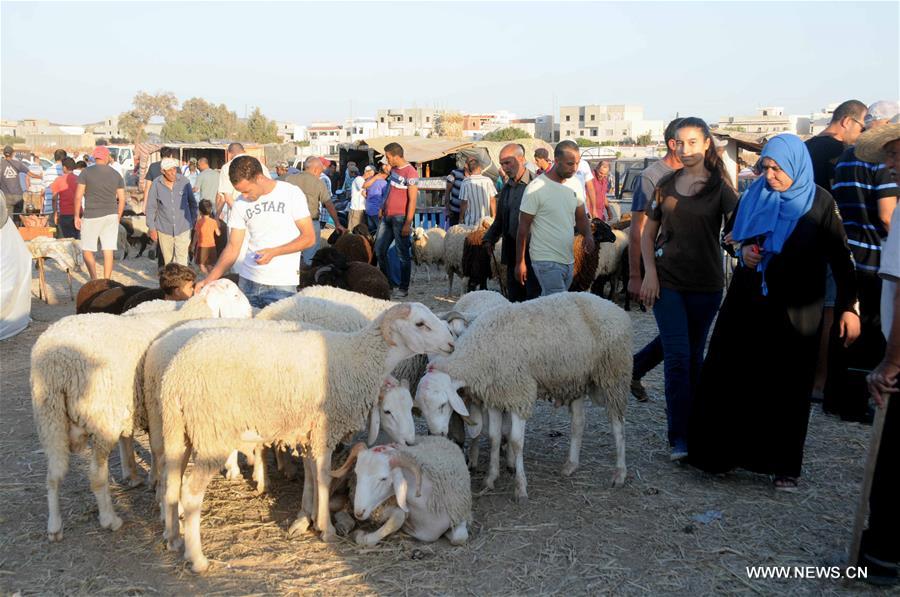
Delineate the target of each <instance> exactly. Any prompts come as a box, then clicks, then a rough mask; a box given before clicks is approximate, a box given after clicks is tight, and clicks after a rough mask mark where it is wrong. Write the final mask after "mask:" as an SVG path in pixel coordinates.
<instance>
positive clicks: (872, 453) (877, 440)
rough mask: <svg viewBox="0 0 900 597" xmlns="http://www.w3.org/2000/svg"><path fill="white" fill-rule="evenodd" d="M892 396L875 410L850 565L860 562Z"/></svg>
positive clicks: (854, 529) (851, 542) (852, 539)
mask: <svg viewBox="0 0 900 597" xmlns="http://www.w3.org/2000/svg"><path fill="white" fill-rule="evenodd" d="M892 401H893V399H892V398H889V399H888V402H887V404H885V405H884V407H883V408H877V409H876V410H875V422H874V423H873V425H872V438H871V439H870V440H869V453H868V455H867V456H866V468H865V469H864V470H863V483H862V492H861V495H860V496H859V504H858V505H857V507H856V519H855V520H854V521H853V536H852V538H851V540H850V557H849V558H848V559H847V565H848V566H857V565H858V564H859V549H860V545H861V543H862V534H863V527H864V526H865V524H866V516H867V515H868V514H869V495H870V494H871V493H872V478H873V477H874V475H875V464H876V463H877V462H878V449H879V447H880V446H881V434H882V432H883V431H884V419H885V417H886V416H887V409H888V407H889V406H890V404H891V402H892Z"/></svg>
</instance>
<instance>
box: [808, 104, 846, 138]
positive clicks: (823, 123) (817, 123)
mask: <svg viewBox="0 0 900 597" xmlns="http://www.w3.org/2000/svg"><path fill="white" fill-rule="evenodd" d="M840 105H841V104H840V102H832V103H830V104H828V105H827V106H825V107H824V108H822V109H821V110H820V111H818V112H813V113H812V114H810V115H809V134H810V135H818V134H819V133H821V132H822V131H823V130H825V129H826V128H828V125H829V124H831V116H832V115H833V114H834V111H835V110H836V109H837V107H838V106H840Z"/></svg>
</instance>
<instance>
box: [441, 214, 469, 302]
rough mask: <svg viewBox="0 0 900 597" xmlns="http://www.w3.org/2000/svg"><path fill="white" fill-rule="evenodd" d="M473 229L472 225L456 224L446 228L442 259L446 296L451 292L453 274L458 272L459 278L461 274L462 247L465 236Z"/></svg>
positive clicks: (464, 242)
mask: <svg viewBox="0 0 900 597" xmlns="http://www.w3.org/2000/svg"><path fill="white" fill-rule="evenodd" d="M474 230H475V227H474V226H463V225H462V224H457V225H456V226H451V227H450V229H449V230H447V235H446V236H445V237H444V255H443V261H444V269H445V270H446V271H447V278H448V285H447V296H451V295H452V294H453V275H454V274H459V276H460V278H461V277H462V275H463V271H462V257H463V247H465V244H466V237H467V236H469V234H470V233H471V232H473V231H474Z"/></svg>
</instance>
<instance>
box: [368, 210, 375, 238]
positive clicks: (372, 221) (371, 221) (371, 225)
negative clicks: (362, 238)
mask: <svg viewBox="0 0 900 597" xmlns="http://www.w3.org/2000/svg"><path fill="white" fill-rule="evenodd" d="M366 226H368V227H369V234H371V235H372V236H375V235H376V234H378V214H375V215H374V216H370V215H368V214H366Z"/></svg>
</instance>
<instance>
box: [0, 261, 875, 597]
mask: <svg viewBox="0 0 900 597" xmlns="http://www.w3.org/2000/svg"><path fill="white" fill-rule="evenodd" d="M152 268H153V263H152V262H151V261H150V260H149V259H146V258H141V259H128V260H126V261H125V262H124V264H117V266H116V273H115V276H114V277H115V278H117V279H119V280H120V281H122V282H127V283H142V284H152V283H153V281H152V276H151V275H150V272H151V271H152ZM76 277H77V278H78V280H79V281H78V282H77V283H76V285H75V289H76V291H77V288H78V287H79V286H80V283H81V282H83V281H84V275H83V274H77V275H76ZM48 279H49V282H50V285H51V291H52V294H54V295H55V296H56V297H57V299H58V304H55V305H48V304H45V303H44V302H42V301H39V300H38V299H37V298H36V297H37V284H36V282H35V284H34V298H33V300H32V317H33V319H34V322H33V323H32V324H31V326H29V327H28V329H27V330H25V331H24V332H23V333H21V334H19V335H18V336H16V337H14V338H12V339H9V340H7V341H4V342H0V374H2V385H0V396H2V401H0V413H2V414H0V417H2V425H0V591H2V593H3V594H10V593H17V592H20V593H22V594H104V593H111V594H129V595H132V594H166V595H170V594H229V595H230V594H242V595H252V594H321V595H350V594H352V595H357V594H385V595H399V594H404V595H405V594H415V595H421V594H453V595H465V594H471V595H524V594H542V595H544V594H561V595H571V594H578V595H583V594H590V595H599V594H617V595H618V594H634V595H643V594H671V595H689V594H742V593H746V594H749V593H756V594H776V593H783V592H790V593H795V594H858V593H867V592H869V591H872V590H871V589H869V588H867V587H865V586H862V585H858V584H856V585H853V586H850V587H845V586H844V585H842V584H841V581H838V580H780V581H774V580H751V579H749V578H748V576H747V573H746V571H745V567H747V566H765V565H779V566H794V565H797V566H823V565H827V563H828V562H829V559H830V558H832V557H833V556H834V555H835V554H837V553H840V552H841V551H842V550H843V549H844V547H845V545H846V544H847V543H848V540H849V536H850V531H851V523H852V517H853V513H854V510H855V507H856V501H857V495H858V490H859V484H860V480H861V477H862V466H863V459H864V457H865V450H866V446H867V442H868V429H867V428H864V427H862V426H859V425H856V424H847V423H841V422H839V421H836V420H835V419H833V418H830V417H825V416H824V415H822V414H821V411H820V410H818V409H816V410H814V412H813V414H812V417H811V422H810V434H809V441H808V442H807V452H806V463H805V468H804V478H803V481H802V484H801V491H800V492H799V493H797V494H776V493H775V492H774V491H773V490H772V488H771V483H770V481H769V479H768V478H767V477H762V476H758V475H752V474H749V473H736V474H732V475H728V476H726V477H721V478H713V477H710V476H706V475H703V474H701V473H699V472H697V471H695V470H692V469H690V468H686V467H682V466H678V465H673V464H671V463H670V462H669V460H668V449H667V445H666V439H665V435H666V432H665V430H666V423H665V410H664V407H665V401H664V397H663V392H662V371H661V368H658V369H657V370H655V371H653V372H652V373H651V374H650V375H649V376H648V377H647V378H646V380H645V381H646V384H647V388H648V390H649V392H650V395H651V401H650V402H647V403H644V404H639V403H636V402H632V403H631V404H630V405H629V410H628V413H627V424H626V441H627V445H628V469H629V470H628V481H627V483H626V485H625V487H624V488H622V489H612V488H611V487H610V479H611V477H612V474H613V469H614V451H613V445H612V438H611V435H610V433H609V429H608V424H607V422H606V416H605V413H603V412H602V411H601V410H600V409H599V408H597V407H593V406H591V407H589V408H588V410H587V421H588V423H587V428H586V431H585V441H584V447H583V450H582V465H581V468H580V469H579V470H578V471H577V472H576V473H575V474H574V475H573V476H572V477H571V478H563V477H561V476H560V475H559V474H558V471H559V469H560V467H561V465H562V464H563V462H564V461H565V458H566V451H567V447H568V437H569V428H568V427H569V417H568V413H567V412H566V411H564V410H560V411H554V410H553V408H552V407H551V406H549V405H547V404H543V403H542V404H540V405H539V407H538V408H537V409H536V412H535V414H534V417H533V418H532V419H531V420H530V421H529V422H528V426H527V431H526V444H525V462H526V471H527V474H528V480H529V496H530V501H529V502H528V503H527V504H525V505H517V504H516V503H515V501H514V500H513V479H512V476H511V475H510V474H509V473H506V472H505V471H503V472H501V476H500V479H499V481H498V485H497V488H496V491H494V492H493V493H491V494H489V495H486V496H484V497H479V498H475V500H474V524H473V525H472V527H471V528H470V541H469V543H468V544H467V545H465V546H462V547H453V546H451V545H449V544H448V543H447V542H446V541H445V540H441V541H439V542H437V543H433V544H422V543H418V542H416V541H414V540H411V539H409V538H406V537H403V536H401V535H394V536H393V537H391V538H389V539H388V540H387V541H386V542H384V543H382V544H380V545H378V546H375V547H369V548H360V547H357V546H356V545H355V544H353V543H352V541H349V540H343V541H341V542H339V543H337V544H331V545H325V544H323V543H321V542H320V541H319V540H318V539H317V538H316V537H315V536H313V535H311V534H308V535H305V536H304V537H302V538H300V539H296V540H290V539H288V538H287V534H286V531H287V528H288V527H289V525H290V524H291V522H292V519H293V517H294V515H295V514H296V511H297V510H298V508H299V500H300V483H299V482H298V481H287V480H285V479H284V478H282V477H281V475H280V474H279V473H277V472H274V467H273V466H270V471H272V472H271V482H270V487H271V492H270V493H267V494H265V495H263V496H256V495H255V493H254V490H253V483H252V481H250V479H249V470H247V469H246V467H245V469H244V470H245V479H243V480H238V481H234V482H230V481H226V480H225V478H224V477H222V476H219V477H217V478H216V479H215V480H214V481H213V482H212V483H211V484H210V488H209V490H208V492H207V495H206V500H205V503H204V514H203V521H202V527H201V532H202V535H203V540H204V547H205V551H206V555H207V556H208V557H209V558H210V560H211V561H212V564H213V565H212V566H211V568H210V570H209V571H208V572H207V573H206V574H205V575H203V576H196V575H194V574H192V573H191V572H190V571H189V568H188V567H187V566H186V564H185V563H184V561H183V560H182V559H181V558H180V557H177V556H176V555H175V554H172V553H169V552H167V551H166V550H165V545H164V543H163V542H162V540H161V536H162V535H161V533H162V528H161V523H160V522H159V519H158V512H157V511H155V506H154V503H153V501H152V499H151V493H150V492H148V491H146V489H144V488H138V489H134V490H128V489H127V486H125V485H121V484H119V483H118V479H119V478H120V472H119V466H118V464H119V463H118V456H117V455H115V456H113V458H112V460H111V463H110V464H111V469H112V476H113V477H114V478H115V479H116V480H115V481H114V482H113V499H114V501H115V504H116V508H117V510H118V513H119V514H120V515H121V516H122V517H123V518H124V520H125V524H124V525H123V527H122V528H121V529H120V530H119V531H117V532H115V533H112V532H109V531H106V530H103V529H101V528H100V526H99V524H98V522H97V515H96V506H95V502H94V498H93V495H92V494H91V492H90V488H89V484H88V480H87V476H86V474H85V472H86V463H85V461H84V460H83V459H81V458H77V457H76V458H73V460H72V466H71V467H70V472H69V474H68V476H67V478H66V481H65V483H64V485H63V488H62V512H63V517H64V530H65V538H64V539H63V541H62V542H61V543H55V544H50V543H48V542H47V538H46V533H45V530H46V516H47V506H46V497H45V496H46V493H45V486H44V475H45V460H44V456H43V454H42V451H41V447H40V444H39V442H38V439H37V435H36V432H35V428H34V423H33V420H32V412H31V404H30V400H29V386H28V376H29V355H30V349H31V346H32V345H33V343H34V341H35V340H36V339H37V337H38V336H39V335H40V334H41V333H42V332H43V331H44V330H45V329H46V328H47V326H48V325H49V324H50V323H52V322H54V321H56V320H57V319H59V318H60V317H63V316H65V315H69V314H71V313H73V312H74V303H73V302H72V301H70V300H69V298H68V289H67V288H66V285H65V276H64V275H62V274H60V273H59V272H58V271H57V270H55V266H53V265H50V271H49V273H48ZM455 290H456V291H457V292H459V283H458V282H457V285H456V288H455ZM445 292H446V279H445V278H444V277H443V276H440V277H433V281H432V283H430V284H429V283H426V282H425V280H424V277H420V278H419V279H418V280H416V281H415V282H414V283H413V287H412V289H411V292H410V300H418V301H421V302H423V303H425V304H426V305H428V306H429V307H432V308H434V309H435V310H438V309H441V310H443V309H446V308H447V307H449V306H451V305H452V304H453V302H454V301H455V298H454V299H448V298H446V297H444V296H443V294H444V293H445ZM631 316H632V320H633V322H634V330H635V345H636V346H639V345H642V344H643V343H644V342H646V341H648V340H649V339H650V338H651V337H652V335H653V334H655V333H656V328H655V323H654V321H653V318H652V316H651V315H650V314H648V313H642V312H640V311H632V312H631ZM115 332H116V330H110V333H115ZM535 341H536V339H535ZM422 430H424V425H423V426H422ZM139 439H140V444H141V445H140V448H139V449H140V454H139V456H140V458H141V460H140V464H141V465H142V466H143V467H145V468H146V466H147V460H148V458H149V456H148V451H147V442H146V439H147V438H146V437H140V438H139ZM486 457H487V450H486V449H482V462H481V466H482V468H484V467H485V465H486V462H485V459H486ZM483 476H484V472H483V471H479V472H477V473H475V474H474V475H473V487H474V488H475V489H480V486H481V481H482V479H483ZM702 515H707V516H706V519H705V520H697V519H695V518H694V517H696V516H700V518H701V519H702V518H703V516H702ZM872 592H873V593H878V592H877V591H872ZM879 594H887V593H886V592H881V593H879Z"/></svg>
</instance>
